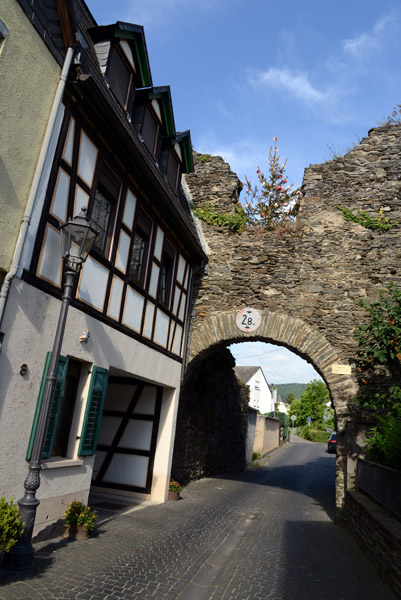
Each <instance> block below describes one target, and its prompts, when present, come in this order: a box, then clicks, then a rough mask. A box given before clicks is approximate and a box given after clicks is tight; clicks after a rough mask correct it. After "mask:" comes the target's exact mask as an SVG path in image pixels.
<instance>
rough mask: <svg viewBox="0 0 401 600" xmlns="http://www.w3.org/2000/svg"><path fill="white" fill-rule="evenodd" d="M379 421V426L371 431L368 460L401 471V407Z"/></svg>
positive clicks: (367, 444)
mask: <svg viewBox="0 0 401 600" xmlns="http://www.w3.org/2000/svg"><path fill="white" fill-rule="evenodd" d="M377 419H378V421H379V424H378V425H377V427H372V428H371V429H370V431H369V437H368V440H367V442H366V447H367V458H368V459H369V460H371V461H372V462H376V463H379V464H380V465H384V466H386V467H391V468H393V469H398V470H399V471H401V405H399V404H398V405H395V406H394V407H393V410H392V412H391V413H388V414H387V415H386V416H385V417H377Z"/></svg>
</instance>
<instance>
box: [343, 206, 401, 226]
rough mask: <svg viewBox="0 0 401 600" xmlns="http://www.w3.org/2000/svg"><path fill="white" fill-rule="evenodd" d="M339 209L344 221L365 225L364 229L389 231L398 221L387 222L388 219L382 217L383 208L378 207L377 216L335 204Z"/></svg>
mask: <svg viewBox="0 0 401 600" xmlns="http://www.w3.org/2000/svg"><path fill="white" fill-rule="evenodd" d="M337 208H338V209H339V210H341V212H342V213H343V215H344V219H345V220H346V221H352V222H353V223H358V224H359V225H362V227H365V228H366V229H373V230H374V231H380V232H381V233H383V232H384V231H389V230H390V229H392V227H396V226H397V225H398V224H399V223H398V221H394V223H389V220H388V219H386V218H385V217H384V210H383V209H380V210H379V213H378V216H377V217H371V216H370V215H369V214H368V213H367V212H364V211H362V210H357V212H356V213H354V212H352V210H351V209H350V208H346V207H345V206H340V205H339V206H337Z"/></svg>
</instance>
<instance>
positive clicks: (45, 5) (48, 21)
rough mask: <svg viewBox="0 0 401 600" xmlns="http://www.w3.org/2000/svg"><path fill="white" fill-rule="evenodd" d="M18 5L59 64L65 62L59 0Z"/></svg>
mask: <svg viewBox="0 0 401 600" xmlns="http://www.w3.org/2000/svg"><path fill="white" fill-rule="evenodd" d="M18 4H19V5H20V6H21V8H22V10H23V11H24V13H25V14H26V16H27V17H28V19H29V20H30V21H31V22H32V25H33V26H34V27H35V29H36V31H37V32H38V34H39V35H40V37H41V38H42V39H43V41H44V42H45V44H46V46H47V47H48V48H49V50H50V52H51V53H52V54H53V56H54V58H55V59H56V60H57V62H58V63H59V64H60V65H62V64H63V62H64V56H65V49H64V41H63V35H62V31H61V25H60V18H59V13H58V10H57V0H18Z"/></svg>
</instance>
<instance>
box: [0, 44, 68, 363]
mask: <svg viewBox="0 0 401 600" xmlns="http://www.w3.org/2000/svg"><path fill="white" fill-rule="evenodd" d="M73 56H74V48H72V47H71V46H70V47H69V48H68V49H67V53H66V56H65V59H64V65H63V69H62V71H61V75H60V79H59V82H58V86H57V90H56V95H55V97H54V100H53V105H52V109H51V111H50V116H49V121H48V123H47V127H46V132H45V136H44V138H43V142H42V148H41V150H40V154H39V159H38V163H37V165H36V169H35V174H34V176H33V180H32V185H31V190H30V192H29V197H28V201H27V204H26V208H25V214H24V216H23V217H22V222H21V227H20V231H19V235H18V240H17V244H16V246H15V251H14V256H13V260H12V263H11V267H10V270H9V272H8V273H7V275H6V276H5V279H4V282H3V285H2V286H1V290H0V331H1V326H2V323H3V317H4V313H5V308H6V304H7V298H8V294H9V292H10V287H11V282H12V280H13V279H14V277H15V276H16V274H17V272H18V269H19V267H20V261H21V255H22V250H23V247H24V243H25V239H26V236H27V233H28V228H29V224H30V222H31V216H32V211H33V207H34V204H35V198H36V194H37V191H38V187H39V182H40V178H41V175H42V171H43V166H44V163H45V160H46V155H47V151H48V149H49V144H50V138H51V136H52V133H53V129H54V124H55V121H56V117H57V113H58V109H59V107H60V104H61V101H62V98H63V94H64V88H65V84H66V81H67V76H68V72H69V70H70V67H71V63H72V59H73ZM1 349H2V339H1V338H0V354H1Z"/></svg>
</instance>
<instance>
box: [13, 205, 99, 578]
mask: <svg viewBox="0 0 401 600" xmlns="http://www.w3.org/2000/svg"><path fill="white" fill-rule="evenodd" d="M97 234H98V232H97V231H96V229H95V228H94V227H93V226H92V224H91V223H90V221H89V219H88V218H87V216H86V208H85V207H84V208H82V210H81V213H80V214H79V215H77V216H76V217H75V218H74V219H72V220H69V221H67V223H65V224H64V225H62V226H61V238H62V240H61V242H62V243H61V245H62V258H63V267H64V276H65V281H64V292H63V297H62V304H61V309H60V315H59V319H58V324H57V329H56V335H55V338H54V343H53V350H52V354H51V359H50V363H49V368H48V372H47V377H46V383H45V389H44V392H43V400H42V405H41V408H40V414H39V419H38V424H37V428H36V435H35V440H34V444H33V448H32V455H31V460H30V462H29V470H28V476H27V478H26V479H25V483H24V487H25V494H24V496H23V498H21V500H20V501H19V502H18V505H19V508H20V511H21V514H22V520H23V522H24V523H25V528H24V533H23V535H22V537H21V540H20V541H19V542H18V543H17V544H16V545H15V546H14V547H13V548H12V549H11V550H10V551H9V552H8V553H6V554H5V557H4V565H5V566H6V567H9V568H13V569H27V568H29V567H31V566H32V565H33V557H34V550H33V547H32V533H33V526H34V524H35V516H36V509H37V507H38V506H39V504H40V502H39V500H38V499H37V498H36V490H37V489H38V487H39V486H40V470H41V468H42V454H43V447H44V444H45V439H46V432H47V429H48V424H49V419H50V413H51V406H52V402H53V398H54V393H55V389H56V383H57V368H58V361H59V358H60V352H61V345H62V343H63V337H64V330H65V325H66V321H67V313H68V308H69V305H70V302H71V298H72V292H73V289H74V283H75V280H76V277H77V275H78V273H79V271H80V269H81V266H82V264H83V263H84V262H85V260H86V259H87V257H88V254H89V252H90V251H91V248H92V246H93V243H94V241H95V239H96V236H97Z"/></svg>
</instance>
